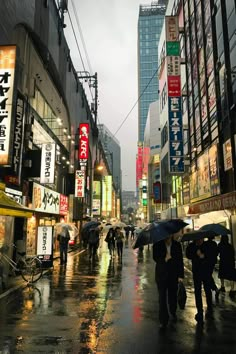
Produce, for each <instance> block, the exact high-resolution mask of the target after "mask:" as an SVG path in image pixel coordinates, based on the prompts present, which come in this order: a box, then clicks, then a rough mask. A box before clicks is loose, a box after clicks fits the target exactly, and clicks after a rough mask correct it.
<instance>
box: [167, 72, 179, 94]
mask: <svg viewBox="0 0 236 354" xmlns="http://www.w3.org/2000/svg"><path fill="white" fill-rule="evenodd" d="M167 80H168V96H169V97H179V96H181V82H180V76H168V77H167Z"/></svg>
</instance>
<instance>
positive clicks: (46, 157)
mask: <svg viewBox="0 0 236 354" xmlns="http://www.w3.org/2000/svg"><path fill="white" fill-rule="evenodd" d="M55 157H56V144H51V143H48V144H43V145H42V156H41V173H40V183H42V184H45V183H49V184H53V183H54V177H55Z"/></svg>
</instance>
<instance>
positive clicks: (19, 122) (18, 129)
mask: <svg viewBox="0 0 236 354" xmlns="http://www.w3.org/2000/svg"><path fill="white" fill-rule="evenodd" d="M24 121H25V104H24V98H23V96H21V95H20V94H19V93H18V94H17V101H16V115H15V127H14V138H13V160H12V168H13V173H14V175H16V176H17V177H18V179H17V181H18V184H20V182H21V167H22V153H23V139H24Z"/></svg>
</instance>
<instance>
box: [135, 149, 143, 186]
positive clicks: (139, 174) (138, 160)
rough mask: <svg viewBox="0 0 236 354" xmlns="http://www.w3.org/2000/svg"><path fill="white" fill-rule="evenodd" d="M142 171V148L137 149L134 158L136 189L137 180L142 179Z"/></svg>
mask: <svg viewBox="0 0 236 354" xmlns="http://www.w3.org/2000/svg"><path fill="white" fill-rule="evenodd" d="M142 171H143V148H142V147H140V146H139V147H138V154H137V157H136V186H137V187H138V184H139V180H140V179H142Z"/></svg>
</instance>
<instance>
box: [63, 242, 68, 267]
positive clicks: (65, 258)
mask: <svg viewBox="0 0 236 354" xmlns="http://www.w3.org/2000/svg"><path fill="white" fill-rule="evenodd" d="M67 252H68V245H64V262H65V263H67Z"/></svg>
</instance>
